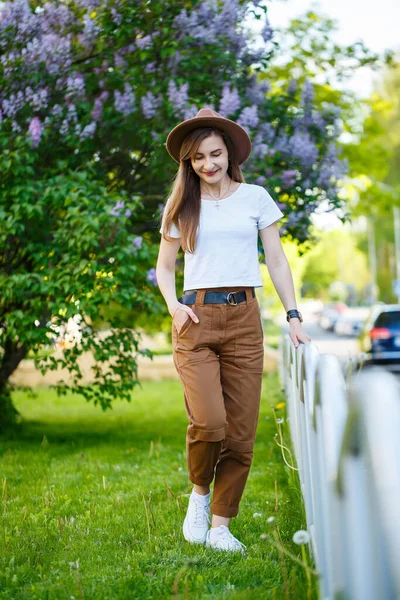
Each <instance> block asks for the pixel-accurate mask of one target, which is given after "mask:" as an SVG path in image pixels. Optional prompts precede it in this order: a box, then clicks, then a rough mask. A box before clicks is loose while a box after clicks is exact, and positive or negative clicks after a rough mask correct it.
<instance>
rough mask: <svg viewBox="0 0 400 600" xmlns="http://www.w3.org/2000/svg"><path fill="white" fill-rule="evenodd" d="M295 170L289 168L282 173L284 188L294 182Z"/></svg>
mask: <svg viewBox="0 0 400 600" xmlns="http://www.w3.org/2000/svg"><path fill="white" fill-rule="evenodd" d="M296 179H297V171H295V170H293V169H289V170H287V171H283V173H282V185H283V187H284V188H290V187H292V186H293V185H294V184H295V183H296Z"/></svg>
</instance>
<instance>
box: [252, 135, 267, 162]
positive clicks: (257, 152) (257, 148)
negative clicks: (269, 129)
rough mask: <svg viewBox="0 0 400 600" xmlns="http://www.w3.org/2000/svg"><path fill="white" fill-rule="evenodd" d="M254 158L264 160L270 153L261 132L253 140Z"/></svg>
mask: <svg viewBox="0 0 400 600" xmlns="http://www.w3.org/2000/svg"><path fill="white" fill-rule="evenodd" d="M252 153H253V157H254V158H264V157H265V156H266V155H267V153H268V145H267V144H265V143H264V141H263V139H262V135H261V132H260V131H258V132H257V134H256V135H255V137H254V139H253V152H252Z"/></svg>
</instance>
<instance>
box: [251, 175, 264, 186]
mask: <svg viewBox="0 0 400 600" xmlns="http://www.w3.org/2000/svg"><path fill="white" fill-rule="evenodd" d="M266 181H267V178H266V177H264V175H260V176H259V177H257V179H256V180H255V182H254V183H255V184H256V185H264V183H265V182H266Z"/></svg>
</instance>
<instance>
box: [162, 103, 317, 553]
mask: <svg viewBox="0 0 400 600" xmlns="http://www.w3.org/2000/svg"><path fill="white" fill-rule="evenodd" d="M166 146H167V150H168V152H169V154H170V155H171V156H172V158H173V159H174V160H175V161H176V162H177V163H179V169H178V173H177V175H176V177H175V180H174V183H173V185H172V189H171V193H170V196H169V198H168V201H167V204H166V207H165V210H164V213H163V218H162V224H161V229H160V233H162V234H163V235H162V238H161V243H160V251H159V256H158V261H157V269H156V275H157V282H158V285H159V288H160V290H161V293H162V295H163V297H164V298H165V301H166V303H167V306H168V310H169V312H170V314H171V316H172V344H173V357H174V364H175V367H176V369H177V372H178V374H179V376H180V379H181V382H182V387H183V390H184V400H185V407H186V411H187V415H188V419H189V426H188V428H187V434H186V454H187V463H188V471H189V479H190V481H191V482H192V483H193V484H194V487H193V490H192V493H191V495H190V498H189V506H188V510H187V514H186V517H185V520H184V523H183V534H184V537H185V539H186V540H187V541H189V542H192V543H205V544H206V545H207V546H210V547H213V548H215V549H218V550H239V551H241V552H243V551H244V549H245V548H246V547H245V546H244V544H243V543H242V542H240V541H239V540H238V539H236V538H235V537H234V536H233V535H232V533H231V532H230V530H229V522H230V519H231V518H232V517H235V516H236V515H237V514H238V510H239V502H240V499H241V497H242V494H243V490H244V486H245V483H246V480H247V476H248V473H249V470H250V466H251V462H252V459H253V446H254V441H255V434H256V428H257V422H258V414H259V405H260V396H261V383H262V372H263V363H264V345H263V330H262V323H261V318H260V309H259V305H258V301H257V297H256V295H255V292H254V288H255V287H261V286H262V282H261V277H260V269H259V262H258V246H257V232H258V233H259V234H260V237H261V240H262V243H263V246H264V250H265V255H266V264H267V267H268V270H269V273H270V275H271V279H272V281H273V283H274V286H275V288H276V290H277V292H278V294H279V296H280V298H281V301H282V303H283V305H284V307H285V310H286V311H287V319H288V321H289V328H290V337H291V340H292V342H293V344H294V345H295V347H296V348H297V346H298V344H299V342H303V343H307V342H309V341H310V337H309V336H308V335H307V333H306V332H305V331H304V330H303V328H302V325H301V321H302V317H301V314H300V313H299V312H298V311H297V308H296V300H295V294H294V288H293V280H292V275H291V272H290V268H289V265H288V262H287V259H286V256H285V254H284V252H283V249H282V245H281V242H280V237H279V231H278V228H277V225H276V221H277V220H278V219H280V218H281V217H282V216H283V213H282V212H281V211H280V209H279V208H278V206H277V205H276V203H275V202H274V200H273V199H272V198H271V196H270V195H269V194H268V192H267V191H266V190H265V189H264V188H263V187H261V186H258V185H253V184H247V183H245V181H244V178H243V175H242V172H241V169H240V165H241V164H242V163H243V162H245V160H246V159H247V158H248V156H249V154H250V151H251V142H250V139H249V136H248V135H247V133H246V131H245V130H244V129H243V128H242V127H240V126H239V125H238V124H237V123H235V122H234V121H231V120H230V119H226V118H224V117H222V116H221V115H219V114H218V113H216V112H215V111H213V110H212V109H210V108H203V109H201V110H200V111H199V112H198V113H197V115H196V116H195V117H193V118H191V119H187V120H185V121H183V122H182V123H180V124H179V125H177V126H176V127H175V128H174V129H173V130H172V131H171V132H170V133H169V135H168V137H167V143H166ZM180 246H182V249H183V250H184V252H185V269H184V294H183V296H181V297H180V298H179V299H177V297H176V289H175V263H176V256H177V253H178V250H179V248H180ZM214 476H215V480H214V489H213V501H212V504H211V506H210V483H211V482H212V480H213V479H214ZM210 509H211V513H212V522H211V529H209V528H208V525H209V523H210V517H209V511H210Z"/></svg>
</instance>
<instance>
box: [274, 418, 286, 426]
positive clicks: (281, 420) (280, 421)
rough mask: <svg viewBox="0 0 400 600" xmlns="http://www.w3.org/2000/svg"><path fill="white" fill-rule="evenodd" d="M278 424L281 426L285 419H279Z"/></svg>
mask: <svg viewBox="0 0 400 600" xmlns="http://www.w3.org/2000/svg"><path fill="white" fill-rule="evenodd" d="M276 422H277V423H279V425H280V424H281V423H283V422H284V419H277V420H276Z"/></svg>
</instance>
